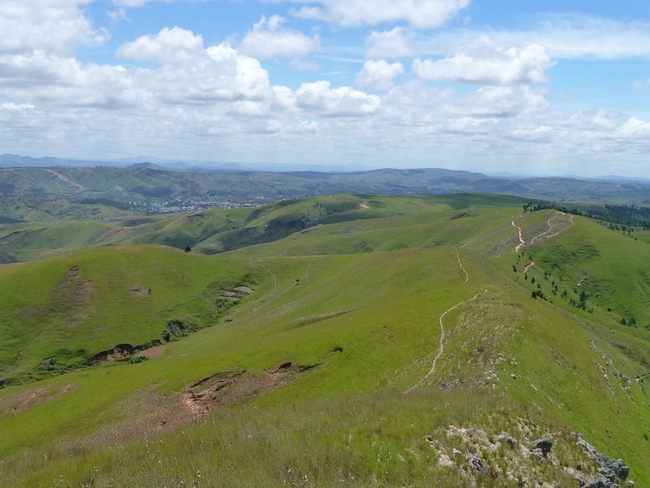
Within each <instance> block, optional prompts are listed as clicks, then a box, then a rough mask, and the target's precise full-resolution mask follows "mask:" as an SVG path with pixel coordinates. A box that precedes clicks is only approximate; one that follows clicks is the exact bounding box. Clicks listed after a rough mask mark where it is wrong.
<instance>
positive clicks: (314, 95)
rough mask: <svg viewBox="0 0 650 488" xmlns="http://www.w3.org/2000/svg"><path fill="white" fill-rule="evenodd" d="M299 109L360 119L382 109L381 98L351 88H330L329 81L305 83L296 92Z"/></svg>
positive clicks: (322, 114)
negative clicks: (359, 117)
mask: <svg viewBox="0 0 650 488" xmlns="http://www.w3.org/2000/svg"><path fill="white" fill-rule="evenodd" d="M294 97H295V102H294V103H295V106H296V108H298V109H301V110H304V111H308V112H312V113H314V114H319V115H321V116H324V117H358V116H363V115H372V114H374V113H376V112H378V111H379V110H380V109H381V98H379V97H378V96H376V95H369V94H367V93H364V92H361V91H358V90H354V89H352V88H350V87H347V86H345V87H340V88H330V82H329V81H317V82H315V83H303V84H302V85H301V86H300V88H298V89H297V90H296V92H295V95H294Z"/></svg>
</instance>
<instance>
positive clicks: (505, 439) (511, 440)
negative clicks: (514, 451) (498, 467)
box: [496, 434, 517, 448]
mask: <svg viewBox="0 0 650 488" xmlns="http://www.w3.org/2000/svg"><path fill="white" fill-rule="evenodd" d="M496 440H497V442H505V443H506V444H508V445H509V446H510V447H511V448H514V447H515V446H516V445H517V441H516V440H515V439H514V438H513V437H511V436H509V435H508V434H501V435H500V436H498V437H497V439H496Z"/></svg>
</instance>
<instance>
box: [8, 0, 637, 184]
mask: <svg viewBox="0 0 650 488" xmlns="http://www.w3.org/2000/svg"><path fill="white" fill-rule="evenodd" d="M0 33H1V34H0V153H11V154H20V155H25V156H32V157H43V156H53V157H60V158H75V159H103V160H107V159H118V158H126V157H136V156H147V157H152V158H161V159H171V160H178V161H223V162H273V163H291V164H304V165H305V167H306V168H308V167H309V166H312V165H328V166H338V167H344V168H348V169H357V168H359V169H365V168H385V167H392V168H423V167H434V168H448V169H456V170H470V171H479V172H484V173H501V172H504V173H513V174H525V175H576V176H589V177H595V176H603V175H613V174H616V175H621V176H641V177H650V158H649V156H650V63H649V61H650V3H648V2H641V1H638V0H634V1H632V0H619V1H617V2H612V1H611V0H607V1H605V0H590V1H586V0H563V1H557V0H545V1H543V2H532V1H523V0H314V1H312V0H176V1H174V0H164V1H163V0H161V1H152V0H2V1H1V2H0Z"/></svg>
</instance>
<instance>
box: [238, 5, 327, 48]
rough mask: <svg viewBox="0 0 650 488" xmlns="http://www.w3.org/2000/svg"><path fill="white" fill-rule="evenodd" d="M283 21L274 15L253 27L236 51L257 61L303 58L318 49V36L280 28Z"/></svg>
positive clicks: (263, 18) (264, 18)
mask: <svg viewBox="0 0 650 488" xmlns="http://www.w3.org/2000/svg"><path fill="white" fill-rule="evenodd" d="M283 22H284V19H283V18H282V17H280V16H278V15H274V16H272V17H271V18H269V19H267V18H266V17H264V16H262V19H261V20H260V21H259V22H258V23H257V24H255V25H254V26H253V30H251V31H250V32H248V33H247V34H246V35H245V36H244V38H243V39H242V41H241V42H240V43H239V46H238V50H239V51H240V52H242V53H244V54H248V55H249V56H253V57H256V58H259V59H276V58H293V59H299V58H303V57H305V56H307V55H309V54H311V53H312V52H314V51H317V50H318V48H319V40H318V36H316V37H309V36H307V35H305V34H303V33H302V32H298V31H295V30H291V29H283V28H281V24H282V23H283Z"/></svg>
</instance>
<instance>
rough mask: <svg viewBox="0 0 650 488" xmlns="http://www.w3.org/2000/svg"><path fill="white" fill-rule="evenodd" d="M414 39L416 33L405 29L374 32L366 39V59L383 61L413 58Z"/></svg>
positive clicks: (398, 28) (396, 28)
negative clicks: (385, 59) (382, 59)
mask: <svg viewBox="0 0 650 488" xmlns="http://www.w3.org/2000/svg"><path fill="white" fill-rule="evenodd" d="M414 37H415V35H414V33H413V32H412V31H410V30H408V29H405V28H404V27H395V28H394V29H392V30H389V31H383V32H377V31H372V32H371V33H370V34H369V35H368V37H367V38H366V57H368V58H371V59H381V58H401V57H406V56H413V55H414V54H415V50H414V48H413V39H414Z"/></svg>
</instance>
